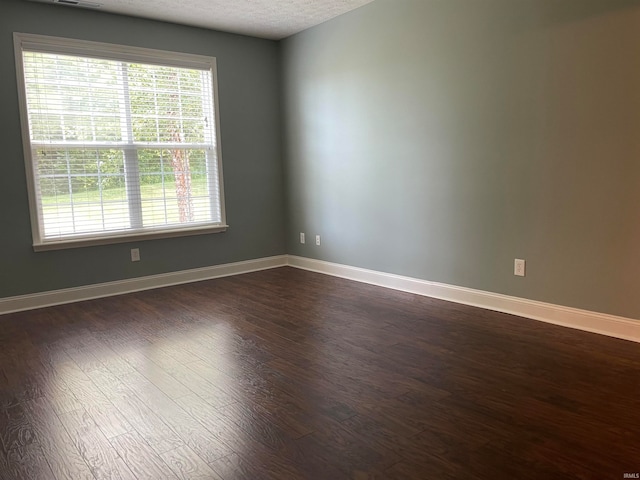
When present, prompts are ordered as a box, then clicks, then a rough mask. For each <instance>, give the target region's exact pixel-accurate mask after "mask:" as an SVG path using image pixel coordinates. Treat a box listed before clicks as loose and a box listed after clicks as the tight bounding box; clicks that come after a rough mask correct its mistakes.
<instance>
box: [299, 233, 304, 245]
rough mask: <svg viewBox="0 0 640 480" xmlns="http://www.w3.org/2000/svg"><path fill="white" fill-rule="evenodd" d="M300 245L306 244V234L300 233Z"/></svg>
mask: <svg viewBox="0 0 640 480" xmlns="http://www.w3.org/2000/svg"><path fill="white" fill-rule="evenodd" d="M300 243H304V232H300Z"/></svg>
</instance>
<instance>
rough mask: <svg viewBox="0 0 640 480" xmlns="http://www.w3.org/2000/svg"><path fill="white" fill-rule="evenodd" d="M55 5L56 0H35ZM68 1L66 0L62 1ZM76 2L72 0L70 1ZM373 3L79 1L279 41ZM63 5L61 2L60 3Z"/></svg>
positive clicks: (324, 0) (336, 0) (322, 0)
mask: <svg viewBox="0 0 640 480" xmlns="http://www.w3.org/2000/svg"><path fill="white" fill-rule="evenodd" d="M35 1H40V2H44V3H55V2H56V1H57V0H35ZM62 1H67V0H62ZM70 1H75V0H70ZM371 1H373V0H79V2H80V7H77V6H76V7H67V8H82V3H83V2H85V3H86V6H88V7H92V6H94V5H95V4H99V5H100V7H99V10H101V11H105V12H112V13H119V14H122V15H131V16H135V17H145V18H152V19H155V20H163V21H166V22H173V23H182V24H185V25H193V26H197V27H204V28H210V29H213V30H222V31H226V32H233V33H240V34H243V35H251V36H254V37H261V38H269V39H273V40H278V39H281V38H285V37H288V36H289V35H293V34H294V33H298V32H300V31H302V30H305V29H307V28H309V27H313V26H314V25H318V24H320V23H322V22H325V21H327V20H330V19H332V18H335V17H337V16H338V15H342V14H343V13H346V12H348V11H350V10H353V9H355V8H358V7H361V6H362V5H365V4H367V3H370V2H371ZM60 4H62V3H60Z"/></svg>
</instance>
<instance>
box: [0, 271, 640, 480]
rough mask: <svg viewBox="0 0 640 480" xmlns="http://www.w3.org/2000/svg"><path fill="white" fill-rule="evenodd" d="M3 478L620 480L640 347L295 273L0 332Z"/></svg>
mask: <svg viewBox="0 0 640 480" xmlns="http://www.w3.org/2000/svg"><path fill="white" fill-rule="evenodd" d="M0 367H1V369H0V447H1V450H0V478H1V479H3V480H5V479H7V480H8V479H29V480H33V479H46V480H63V479H70V480H78V479H110V478H117V479H120V478H122V479H153V480H155V479H165V478H182V479H187V478H189V479H191V478H211V479H251V480H259V479H271V478H274V479H323V480H324V479H327V480H334V479H335V480H339V479H345V478H356V479H364V478H381V479H385V478H388V479H400V478H402V479H435V480H438V479H490V480H496V479H497V480H499V479H518V480H523V479H598V480H602V479H621V478H623V476H624V474H625V473H638V472H640V345H638V344H635V343H631V342H626V341H622V340H616V339H612V338H607V337H603V336H598V335H594V334H589V333H584V332H579V331H576V330H571V329H566V328H561V327H556V326H552V325H548V324H544V323H541V322H536V321H532V320H527V319H523V318H518V317H514V316H510V315H506V314H500V313H495V312H489V311H485V310H481V309H478V308H473V307H466V306H462V305H457V304H453V303H448V302H443V301H438V300H434V299H429V298H424V297H419V296H415V295H411V294H407V293H402V292H396V291H392V290H386V289H383V288H378V287H373V286H369V285H364V284H359V283H355V282H350V281H347V280H342V279H338V278H332V277H328V276H323V275H319V274H314V273H310V272H304V271H300V270H295V269H292V268H280V269H274V270H269V271H264V272H257V273H252V274H247V275H241V276H236V277H228V278H223V279H218V280H213V281H207V282H201V283H194V284H189V285H183V286H177V287H171V288H164V289H159V290H153V291H148V292H141V293H136V294H131V295H126V296H120V297H112V298H107V299H100V300H93V301H89V302H83V303H78V304H72V305H64V306H59V307H54V308H47V309H42V310H37V311H31V312H23V313H17V314H12V315H6V316H3V317H0Z"/></svg>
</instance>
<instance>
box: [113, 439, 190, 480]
mask: <svg viewBox="0 0 640 480" xmlns="http://www.w3.org/2000/svg"><path fill="white" fill-rule="evenodd" d="M111 445H113V447H114V448H115V450H116V452H118V455H120V458H122V459H123V460H124V462H125V463H126V464H127V466H128V467H129V469H130V470H131V471H132V472H133V474H134V475H135V476H136V477H137V478H138V480H163V479H167V480H170V479H175V478H177V476H176V475H175V474H174V473H173V472H172V470H171V468H169V466H168V465H167V464H166V463H165V462H164V461H163V460H162V459H161V458H160V457H159V456H158V455H156V453H155V452H154V451H153V450H152V449H151V447H150V446H149V445H148V444H147V442H145V441H144V439H143V438H142V437H141V436H140V435H139V434H138V433H137V432H131V433H125V434H123V435H120V436H118V437H115V438H112V439H111Z"/></svg>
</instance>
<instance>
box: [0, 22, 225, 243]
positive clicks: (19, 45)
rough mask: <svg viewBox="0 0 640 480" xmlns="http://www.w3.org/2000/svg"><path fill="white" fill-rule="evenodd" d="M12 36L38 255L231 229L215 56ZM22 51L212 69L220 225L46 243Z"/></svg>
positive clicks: (81, 236) (104, 234) (80, 236)
mask: <svg viewBox="0 0 640 480" xmlns="http://www.w3.org/2000/svg"><path fill="white" fill-rule="evenodd" d="M13 38H14V49H15V60H16V72H17V80H18V99H19V103H20V120H21V128H22V141H23V148H24V157H25V168H26V174H27V188H28V195H29V211H30V216H31V230H32V236H33V248H34V250H35V251H43V250H57V249H64V248H74V247H85V246H91V245H102V244H111V243H124V242H131V241H136V240H148V239H156V238H169V237H180V236H187V235H200V234H209V233H219V232H224V231H226V230H227V228H228V225H227V224H226V215H225V204H224V182H223V179H222V149H221V145H220V143H221V142H220V116H219V112H218V79H217V68H216V59H215V58H214V57H208V56H203V55H194V54H188V53H181V52H169V51H164V50H155V49H149V48H140V47H131V46H124V45H115V44H109V43H101V42H91V41H86V40H77V39H69V38H60V37H51V36H46V35H34V34H27V33H17V32H16V33H14V34H13ZM23 50H28V51H38V52H41V53H53V54H61V55H76V56H82V57H92V58H100V59H106V60H113V61H120V62H131V63H144V64H155V65H165V66H172V67H177V68H190V69H200V70H208V71H210V72H211V79H212V85H211V88H212V94H213V109H214V116H215V118H214V121H215V135H216V139H215V149H216V152H215V153H216V159H217V161H216V165H215V167H216V168H217V177H216V178H217V180H218V185H216V186H217V190H218V192H219V196H220V198H219V205H220V215H221V217H220V218H221V221H220V222H215V223H207V224H204V225H196V226H194V225H187V226H185V227H180V226H173V225H172V226H171V227H149V228H145V229H140V230H137V231H135V232H127V231H117V232H100V233H98V234H96V233H91V234H78V235H73V236H71V237H66V238H62V239H60V238H49V239H45V238H44V232H43V228H44V227H43V225H41V222H40V219H39V215H38V211H39V208H40V207H39V205H38V196H37V194H36V175H37V172H36V171H35V164H34V161H33V156H32V144H31V135H30V130H29V117H28V110H27V95H26V84H25V75H24V63H23Z"/></svg>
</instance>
